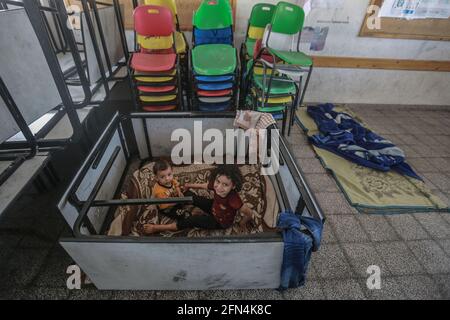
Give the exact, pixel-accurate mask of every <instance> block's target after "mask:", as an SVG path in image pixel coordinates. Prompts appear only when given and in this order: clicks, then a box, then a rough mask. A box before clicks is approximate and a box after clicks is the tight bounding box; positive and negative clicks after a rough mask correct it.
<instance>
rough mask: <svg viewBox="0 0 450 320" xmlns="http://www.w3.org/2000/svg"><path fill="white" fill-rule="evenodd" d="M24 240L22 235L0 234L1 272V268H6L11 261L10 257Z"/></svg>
mask: <svg viewBox="0 0 450 320" xmlns="http://www.w3.org/2000/svg"><path fill="white" fill-rule="evenodd" d="M21 240H22V236H19V235H14V234H11V235H10V234H2V235H0V274H1V270H3V269H5V268H6V267H7V265H8V263H9V258H10V257H11V255H12V253H13V252H14V250H15V248H16V247H17V245H18V244H19V242H20V241H21Z"/></svg>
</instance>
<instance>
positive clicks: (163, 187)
mask: <svg viewBox="0 0 450 320" xmlns="http://www.w3.org/2000/svg"><path fill="white" fill-rule="evenodd" d="M153 173H154V174H155V180H156V181H155V184H154V186H153V190H152V197H154V198H157V199H164V198H176V197H183V196H192V198H193V203H192V204H193V205H194V207H195V208H194V209H193V210H192V212H191V215H190V216H188V217H185V216H184V215H178V214H177V210H179V209H181V208H182V207H183V205H182V204H160V205H158V208H159V212H160V213H161V214H164V215H166V216H168V217H170V218H172V219H174V220H176V222H174V223H171V224H161V225H158V224H146V225H144V230H145V233H146V234H153V233H159V232H163V231H177V230H182V229H188V228H202V229H226V228H228V227H230V226H231V225H232V224H233V223H234V219H235V216H236V214H237V213H238V211H239V212H241V213H242V214H244V216H243V217H242V219H241V220H240V222H239V226H240V228H241V229H242V230H244V229H245V226H246V224H247V222H249V221H250V220H251V219H252V214H253V212H252V210H251V209H250V208H249V207H248V206H247V205H246V204H244V203H243V202H242V200H241V198H240V197H239V194H238V192H239V191H240V190H241V187H242V180H243V178H242V174H241V172H240V170H239V168H238V167H237V166H236V165H219V166H217V167H216V168H215V169H214V170H213V171H212V172H211V175H210V179H209V182H206V183H201V184H191V183H187V184H185V185H184V186H183V187H180V185H179V183H178V181H177V180H175V179H174V177H173V172H172V166H171V165H170V164H169V163H168V162H167V161H165V160H160V161H157V162H156V163H155V165H154V167H153ZM190 188H192V189H206V190H211V191H213V192H214V197H213V199H208V198H205V197H201V196H198V195H196V194H194V193H192V192H191V191H189V190H188V189H190Z"/></svg>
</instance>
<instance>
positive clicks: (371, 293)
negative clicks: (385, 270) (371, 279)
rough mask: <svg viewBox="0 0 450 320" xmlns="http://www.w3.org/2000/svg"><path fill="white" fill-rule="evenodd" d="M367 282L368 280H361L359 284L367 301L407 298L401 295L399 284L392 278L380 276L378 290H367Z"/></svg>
mask: <svg viewBox="0 0 450 320" xmlns="http://www.w3.org/2000/svg"><path fill="white" fill-rule="evenodd" d="M367 281H368V279H361V281H360V283H361V287H362V288H363V291H364V295H365V296H366V297H367V299H369V300H403V299H406V298H407V297H406V295H405V294H404V293H403V291H402V288H401V286H400V284H399V283H398V281H397V280H396V279H395V278H393V277H383V276H382V277H381V283H380V289H377V288H371V289H369V287H368V285H367Z"/></svg>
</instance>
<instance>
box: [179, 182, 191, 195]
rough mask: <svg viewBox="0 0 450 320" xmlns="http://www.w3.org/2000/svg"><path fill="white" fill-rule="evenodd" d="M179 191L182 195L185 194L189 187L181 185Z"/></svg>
mask: <svg viewBox="0 0 450 320" xmlns="http://www.w3.org/2000/svg"><path fill="white" fill-rule="evenodd" d="M180 189H181V192H182V193H185V192H186V191H188V189H189V186H188V185H187V184H183V185H182V186H181V188H180Z"/></svg>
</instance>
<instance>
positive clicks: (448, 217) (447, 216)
mask: <svg viewBox="0 0 450 320" xmlns="http://www.w3.org/2000/svg"><path fill="white" fill-rule="evenodd" d="M448 195H449V196H450V193H449V194H448ZM441 217H442V218H443V219H444V220H445V221H447V223H450V212H444V213H441Z"/></svg>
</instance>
